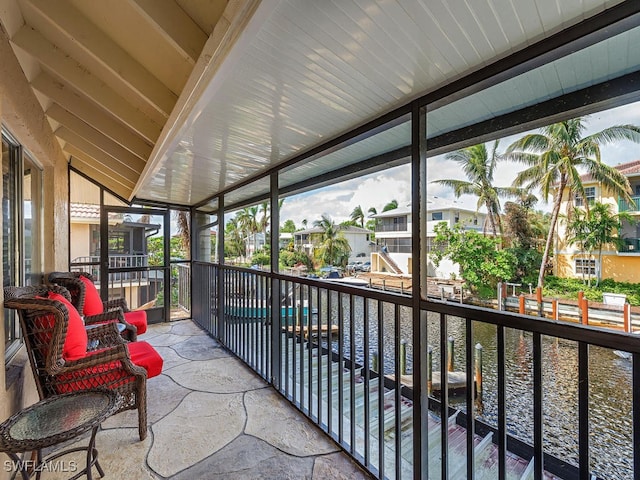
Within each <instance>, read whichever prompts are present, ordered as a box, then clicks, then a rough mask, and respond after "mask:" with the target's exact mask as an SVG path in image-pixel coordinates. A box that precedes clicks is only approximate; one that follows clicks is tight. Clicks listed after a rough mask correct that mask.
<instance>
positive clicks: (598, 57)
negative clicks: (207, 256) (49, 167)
mask: <svg viewBox="0 0 640 480" xmlns="http://www.w3.org/2000/svg"><path fill="white" fill-rule="evenodd" d="M3 3H4V4H9V5H11V6H12V8H5V11H4V12H3V13H2V15H3V18H2V21H3V25H4V28H5V30H7V32H8V34H9V36H10V38H11V42H12V45H13V47H14V51H15V52H16V54H17V56H18V58H19V60H20V61H21V63H22V65H23V69H24V70H25V73H26V75H27V77H28V79H29V81H30V82H31V85H32V86H33V88H34V90H35V91H36V94H37V96H38V98H39V100H40V102H41V104H42V105H43V108H44V110H45V111H46V113H47V117H48V118H49V121H50V122H51V125H52V128H53V129H54V131H55V134H56V136H57V138H58V139H59V140H60V142H61V144H62V146H63V149H64V151H65V152H66V153H67V155H68V156H69V159H70V162H71V165H72V166H74V167H75V168H77V169H78V170H80V171H81V172H83V173H85V174H86V175H87V176H89V177H91V178H95V179H96V180H97V181H99V182H100V183H103V184H105V185H106V186H108V187H109V188H111V189H112V190H113V191H114V192H115V193H118V194H119V195H121V196H123V197H125V198H129V199H130V198H134V197H136V198H138V199H143V200H150V201H156V202H168V203H171V204H177V205H195V204H198V203H200V202H203V201H206V200H207V199H209V198H211V197H212V196H213V195H215V194H217V193H219V192H222V191H225V190H228V189H229V188H232V187H234V186H236V185H240V184H244V183H246V181H247V180H248V179H251V178H253V177H257V176H259V175H261V174H263V173H264V172H265V171H268V170H269V169H270V168H272V167H273V166H276V165H280V164H283V163H285V162H287V161H289V160H290V159H292V158H294V157H296V156H298V155H300V154H301V153H304V152H312V151H313V149H314V148H316V147H318V146H319V145H321V144H323V143H325V142H327V141H328V140H331V139H334V138H336V137H339V136H340V135H341V134H343V133H345V132H347V131H349V130H351V129H354V128H356V127H358V126H360V125H363V124H365V123H366V122H367V121H370V120H373V119H375V118H377V117H379V116H381V115H383V114H385V113H387V112H390V111H392V110H394V109H395V108H398V107H401V106H403V105H406V104H407V103H408V102H410V101H411V100H413V99H416V98H418V97H420V96H422V95H425V94H427V93H429V92H434V91H436V90H438V89H441V88H442V87H445V86H446V85H449V84H451V82H453V81H456V80H458V79H461V78H463V77H466V76H468V75H470V74H473V73H474V72H478V71H480V70H482V69H483V68H485V67H488V66H490V65H491V64H493V63H494V62H496V61H498V60H500V59H504V58H508V57H509V56H512V55H514V54H517V52H519V51H521V50H523V49H525V48H527V47H529V46H531V45H534V44H535V43H536V42H540V41H542V40H544V39H545V38H548V37H551V36H552V35H554V34H556V33H558V32H560V31H562V30H565V29H567V28H569V27H571V26H574V25H578V24H580V23H581V22H583V21H585V20H587V19H590V18H593V17H594V16H598V15H601V14H602V13H603V12H605V11H606V10H607V9H614V10H617V11H621V10H622V9H626V10H625V11H627V10H628V11H629V12H630V14H632V15H633V16H632V17H630V20H629V22H627V26H626V27H625V28H624V29H622V32H621V33H620V32H617V33H616V35H614V36H613V37H612V38H611V39H609V38H602V39H598V40H597V41H595V40H594V41H593V42H591V43H588V44H584V45H582V46H580V48H579V49H578V50H576V51H575V52H571V51H567V52H565V53H564V54H563V56H562V58H552V59H551V58H550V61H551V62H552V63H549V64H548V65H546V64H541V63H540V62H538V63H537V64H536V65H533V66H532V67H531V68H523V69H522V71H520V72H517V73H518V75H516V76H513V78H511V77H509V78H501V79H499V80H497V81H495V82H494V83H493V84H491V85H488V88H486V89H484V90H483V91H472V90H473V89H471V90H470V91H469V92H468V93H469V95H466V93H465V95H463V96H460V98H452V99H451V101H448V102H441V103H439V104H438V105H434V106H433V107H434V108H433V109H432V111H430V113H429V117H428V132H429V136H430V137H434V138H442V137H443V136H445V135H447V134H448V133H450V132H454V131H457V130H460V129H464V128H466V127H468V126H470V125H473V124H474V123H476V122H486V121H490V120H491V119H494V118H497V117H500V116H504V115H505V114H507V113H509V112H511V111H513V110H515V109H516V108H523V107H526V106H531V105H535V104H536V103H539V102H541V101H549V100H552V99H554V98H557V97H560V96H562V95H566V94H568V93H570V92H575V91H580V90H581V89H584V88H587V87H589V86H591V85H594V84H597V83H601V82H603V81H608V80H611V79H615V78H618V77H619V76H621V75H624V74H629V73H633V72H637V71H638V70H640V66H639V64H640V61H639V58H638V50H639V49H637V48H634V47H633V46H634V45H637V40H635V39H637V38H638V34H637V29H636V30H634V28H633V27H634V26H635V25H638V24H639V23H640V22H639V21H638V18H637V17H638V14H637V2H636V1H635V0H628V1H627V2H620V1H601V0H571V1H568V0H474V1H473V2H451V1H449V0H422V1H418V0H402V1H401V0H386V1H367V0H362V1H343V0H326V1H324V0H323V1H312V0H263V1H258V0H253V1H250V0H237V1H229V2H226V1H213V0H102V1H86V0H19V1H18V2H14V1H13V0H3ZM634 23H635V25H634ZM618 34H619V35H620V36H617V35H618ZM616 37H617V38H616ZM616 42H617V43H616ZM588 49H591V50H588ZM540 54H541V55H546V54H548V52H546V51H544V49H541V50H540ZM563 62H565V63H563ZM631 96H633V95H631ZM409 133H410V130H409V129H408V126H407V124H406V123H405V124H402V123H397V122H396V123H395V124H393V125H390V128H389V129H388V130H384V129H380V131H377V132H376V134H375V136H372V137H369V138H362V139H361V141H359V142H357V143H353V142H352V143H350V144H349V145H346V148H345V149H344V150H343V151H337V150H336V149H334V150H332V151H331V152H330V154H329V155H326V156H323V155H322V154H318V153H314V154H313V155H310V157H309V159H308V161H306V162H303V163H301V164H299V165H289V164H288V163H287V165H289V166H288V167H287V169H286V170H285V171H284V172H283V173H282V175H281V177H280V188H283V189H286V188H290V189H291V190H292V191H293V190H295V187H296V185H303V184H304V182H305V181H308V180H309V177H317V176H321V175H323V174H325V173H326V172H329V171H332V170H335V169H338V168H341V167H343V166H348V165H359V162H362V161H363V160H366V159H367V158H369V157H377V158H378V159H380V158H382V159H384V158H385V157H381V155H384V154H389V155H393V158H392V161H397V159H398V158H399V155H401V154H402V150H401V149H402V147H403V145H404V144H405V143H407V142H408V140H409V138H410V135H409ZM390 152H391V153H390ZM376 165H378V166H380V165H382V163H378V164H376ZM355 174H357V172H354V171H351V172H350V175H355ZM268 188H269V182H268V180H267V181H265V180H263V181H261V182H258V183H256V184H255V185H253V186H249V185H247V186H244V187H243V188H241V189H238V190H237V191H236V192H235V193H230V195H229V200H232V201H233V202H238V203H240V202H242V201H243V199H247V198H253V197H255V196H259V195H262V194H264V192H265V190H268ZM208 204H209V205H215V201H214V202H208Z"/></svg>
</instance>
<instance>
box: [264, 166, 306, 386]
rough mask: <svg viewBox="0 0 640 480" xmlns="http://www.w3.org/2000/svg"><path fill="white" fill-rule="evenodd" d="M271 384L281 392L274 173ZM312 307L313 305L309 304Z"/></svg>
mask: <svg viewBox="0 0 640 480" xmlns="http://www.w3.org/2000/svg"><path fill="white" fill-rule="evenodd" d="M270 180H271V189H270V192H271V318H270V325H271V383H272V384H273V386H274V387H275V388H276V389H278V390H280V380H281V374H282V368H281V363H282V355H281V354H280V351H281V345H282V343H281V335H282V324H281V322H282V318H281V315H280V313H281V309H280V280H279V279H278V278H276V277H275V274H277V273H279V272H278V270H279V267H278V265H279V262H280V242H279V239H280V203H279V200H280V194H279V186H278V173H277V172H275V173H272V174H271V177H270ZM309 305H311V304H309Z"/></svg>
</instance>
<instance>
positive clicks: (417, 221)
mask: <svg viewBox="0 0 640 480" xmlns="http://www.w3.org/2000/svg"><path fill="white" fill-rule="evenodd" d="M426 194H427V108H426V107H422V106H420V105H419V104H418V103H417V102H414V103H413V104H412V105H411V218H412V222H411V237H412V238H413V241H412V243H411V269H412V270H411V273H412V277H411V279H412V285H413V288H412V311H413V351H414V352H415V353H414V356H413V395H414V397H413V398H414V404H413V408H414V412H413V413H414V415H413V476H414V478H429V448H428V442H427V435H428V425H429V409H428V407H429V397H428V392H427V388H425V386H426V385H427V369H426V368H425V365H424V363H426V358H425V357H426V354H427V345H428V344H429V342H428V335H427V313H426V312H422V311H421V310H420V302H421V300H422V298H426V296H427V277H426V275H423V274H422V272H423V270H424V272H425V274H426V264H427V254H426V252H427V249H426V241H427V239H426V231H427V230H426V226H427V220H426V218H427V216H426V210H427V202H426ZM416 400H417V401H416Z"/></svg>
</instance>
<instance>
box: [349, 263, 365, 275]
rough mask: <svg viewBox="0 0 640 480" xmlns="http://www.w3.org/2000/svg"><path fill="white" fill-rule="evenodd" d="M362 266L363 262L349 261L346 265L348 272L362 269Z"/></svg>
mask: <svg viewBox="0 0 640 480" xmlns="http://www.w3.org/2000/svg"><path fill="white" fill-rule="evenodd" d="M361 266H362V262H349V263H347V266H346V267H345V270H346V272H347V273H355V272H358V271H360V270H359V269H360V267H361Z"/></svg>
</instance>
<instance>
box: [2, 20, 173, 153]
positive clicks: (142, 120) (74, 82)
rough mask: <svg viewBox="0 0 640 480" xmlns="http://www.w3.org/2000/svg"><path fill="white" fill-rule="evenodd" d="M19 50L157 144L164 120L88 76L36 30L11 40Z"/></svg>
mask: <svg viewBox="0 0 640 480" xmlns="http://www.w3.org/2000/svg"><path fill="white" fill-rule="evenodd" d="M11 41H12V43H14V44H15V45H16V46H17V47H19V48H21V49H22V50H24V51H26V52H27V53H29V54H30V55H31V56H33V57H34V58H36V59H37V60H38V61H39V62H40V64H41V65H42V66H43V67H44V68H46V69H47V70H49V71H51V72H53V73H54V75H55V76H56V77H58V78H59V79H61V80H64V82H68V85H70V86H72V87H73V88H74V89H76V90H77V91H78V92H80V93H82V94H83V95H85V96H86V97H87V98H89V99H91V100H92V101H93V102H95V103H96V104H98V105H100V106H101V107H102V108H103V109H105V110H106V111H107V112H109V113H110V114H112V115H113V116H115V117H116V118H121V119H122V121H123V122H124V123H126V124H127V125H129V126H130V127H131V128H132V129H133V130H135V131H136V132H137V133H139V134H140V135H142V136H143V137H144V138H145V139H147V140H149V141H151V142H152V143H155V141H156V140H157V139H158V136H159V135H160V131H161V129H162V127H161V125H164V120H163V119H158V120H159V121H154V120H153V119H151V118H150V117H149V116H147V115H145V114H144V113H143V112H142V111H141V110H140V109H138V108H136V106H135V105H132V104H131V102H129V101H128V100H127V99H125V98H123V97H122V96H121V95H120V94H119V93H117V92H115V91H114V90H113V89H112V88H111V87H109V86H108V85H106V84H105V83H104V82H103V81H101V80H100V79H98V78H97V77H95V76H94V75H93V74H91V73H90V72H88V71H87V70H86V68H84V67H83V66H82V65H81V64H79V63H78V62H76V61H75V60H73V59H72V58H71V57H69V56H68V55H66V54H65V53H64V52H63V51H62V50H60V49H59V48H56V46H55V45H53V44H52V43H50V42H49V41H48V40H47V39H46V38H44V37H43V36H42V35H41V34H40V33H39V32H37V31H36V30H34V29H32V28H30V27H27V26H23V27H22V28H21V29H20V30H19V31H18V32H17V33H16V35H14V37H13V38H12V39H11Z"/></svg>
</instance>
